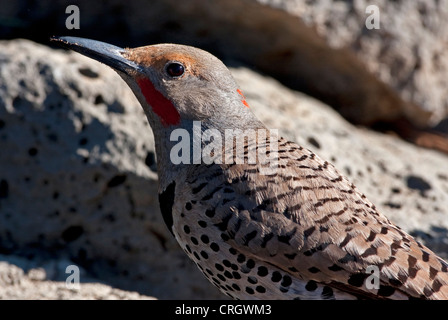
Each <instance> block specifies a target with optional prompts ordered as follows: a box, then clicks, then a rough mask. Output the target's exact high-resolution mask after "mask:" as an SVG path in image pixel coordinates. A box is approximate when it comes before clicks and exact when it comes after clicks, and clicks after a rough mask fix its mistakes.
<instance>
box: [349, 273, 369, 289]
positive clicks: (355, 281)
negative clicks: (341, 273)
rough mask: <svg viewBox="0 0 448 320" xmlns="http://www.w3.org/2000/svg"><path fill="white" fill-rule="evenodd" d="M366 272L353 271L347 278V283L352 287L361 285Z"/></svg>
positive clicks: (366, 275)
mask: <svg viewBox="0 0 448 320" xmlns="http://www.w3.org/2000/svg"><path fill="white" fill-rule="evenodd" d="M367 277H368V274H365V273H355V274H353V275H351V276H350V278H348V283H349V284H351V285H352V286H354V287H362V285H363V284H364V281H365V279H366V278H367Z"/></svg>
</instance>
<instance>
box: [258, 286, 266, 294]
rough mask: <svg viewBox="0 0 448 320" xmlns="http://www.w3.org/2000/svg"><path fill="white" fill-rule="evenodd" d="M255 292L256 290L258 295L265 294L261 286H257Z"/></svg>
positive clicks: (264, 289)
mask: <svg viewBox="0 0 448 320" xmlns="http://www.w3.org/2000/svg"><path fill="white" fill-rule="evenodd" d="M255 290H257V292H259V293H265V292H266V288H265V287H262V286H257V287H256V288H255Z"/></svg>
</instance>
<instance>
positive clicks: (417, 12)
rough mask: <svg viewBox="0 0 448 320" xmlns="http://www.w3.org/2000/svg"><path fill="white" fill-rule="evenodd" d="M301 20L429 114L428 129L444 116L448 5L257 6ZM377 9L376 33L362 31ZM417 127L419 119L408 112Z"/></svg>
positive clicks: (302, 0) (363, 1) (299, 0)
mask: <svg viewBox="0 0 448 320" xmlns="http://www.w3.org/2000/svg"><path fill="white" fill-rule="evenodd" d="M256 1H258V2H260V3H263V4H266V5H269V6H272V7H276V8H280V9H282V10H284V11H285V12H288V13H289V14H291V15H294V16H297V17H300V18H301V19H302V20H303V21H304V22H305V23H306V25H307V26H309V27H312V28H314V29H315V30H316V31H317V33H318V34H319V35H320V36H322V37H323V38H324V39H325V41H326V43H327V44H328V45H329V46H330V47H331V48H334V49H339V48H350V49H351V50H353V51H354V52H355V53H356V55H357V57H358V58H359V59H360V60H361V61H362V63H363V64H364V65H365V66H366V67H367V68H368V70H369V71H370V72H372V73H373V74H374V75H375V76H377V78H378V79H380V80H381V81H383V82H385V83H387V84H388V85H389V86H390V87H392V88H393V89H394V90H395V91H396V92H398V93H399V94H400V97H401V98H403V99H404V100H405V101H408V102H412V103H413V104H415V105H416V106H418V107H419V108H421V109H422V110H425V111H428V112H429V113H431V117H430V118H429V119H428V124H432V125H434V124H436V123H438V122H439V121H441V120H442V119H444V118H446V117H447V116H448V99H447V98H446V87H447V86H448V80H447V78H446V74H447V72H448V53H447V51H446V50H445V47H446V45H445V43H446V41H447V39H448V28H447V21H448V1H447V0H442V1H436V0H429V1H428V0H417V1H394V2H393V3H391V2H390V1H385V0H381V1H375V2H372V1H368V0H360V1H322V0H319V1H306V0H293V1H281V0H256ZM372 4H373V5H376V6H377V7H378V9H379V13H380V19H379V21H380V29H372V30H368V29H367V28H366V27H365V26H364V25H365V21H366V19H367V17H368V16H369V15H371V11H369V13H366V8H367V7H368V6H369V5H372ZM408 111H410V112H408V116H409V117H410V118H411V119H412V120H413V121H414V122H419V121H420V120H419V119H418V118H419V117H420V114H419V113H417V112H415V110H408Z"/></svg>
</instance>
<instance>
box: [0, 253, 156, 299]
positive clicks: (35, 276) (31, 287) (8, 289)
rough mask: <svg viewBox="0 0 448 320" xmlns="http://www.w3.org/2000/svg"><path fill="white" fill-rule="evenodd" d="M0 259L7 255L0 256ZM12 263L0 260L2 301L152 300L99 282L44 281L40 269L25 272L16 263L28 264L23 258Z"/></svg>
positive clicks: (44, 278) (44, 275)
mask: <svg viewBox="0 0 448 320" xmlns="http://www.w3.org/2000/svg"><path fill="white" fill-rule="evenodd" d="M0 258H1V260H4V259H8V258H10V257H8V256H1V255H0ZM13 260H15V263H18V265H16V264H15V263H11V262H10V261H8V262H6V261H0V299H1V300H5V299H7V300H16V299H17V300H153V299H154V298H152V297H148V296H143V295H140V294H138V293H137V292H128V291H123V290H119V289H115V288H112V287H110V286H108V285H105V284H102V283H80V284H79V288H74V287H68V286H67V285H66V282H65V281H64V282H58V281H49V280H46V274H45V271H44V270H43V269H42V268H36V269H30V270H29V271H28V272H27V273H25V272H24V270H23V269H22V268H21V267H20V266H19V265H21V264H25V265H28V264H29V262H28V261H26V259H23V258H18V257H14V259H13Z"/></svg>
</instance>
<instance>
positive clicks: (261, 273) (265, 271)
mask: <svg viewBox="0 0 448 320" xmlns="http://www.w3.org/2000/svg"><path fill="white" fill-rule="evenodd" d="M268 273H269V272H268V269H267V268H266V267H264V266H260V267H258V272H257V274H258V275H259V276H260V277H264V276H267V275H268Z"/></svg>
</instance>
